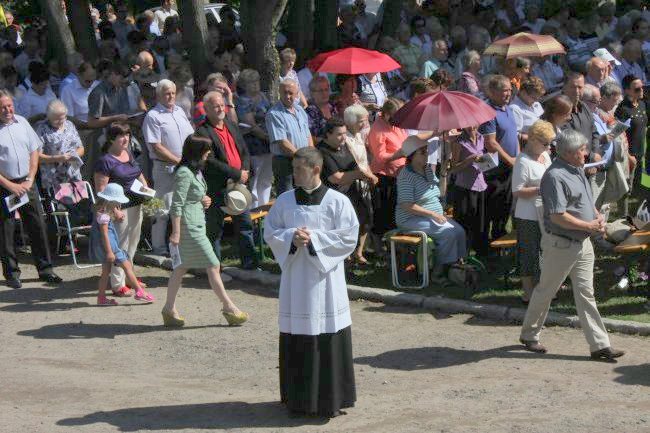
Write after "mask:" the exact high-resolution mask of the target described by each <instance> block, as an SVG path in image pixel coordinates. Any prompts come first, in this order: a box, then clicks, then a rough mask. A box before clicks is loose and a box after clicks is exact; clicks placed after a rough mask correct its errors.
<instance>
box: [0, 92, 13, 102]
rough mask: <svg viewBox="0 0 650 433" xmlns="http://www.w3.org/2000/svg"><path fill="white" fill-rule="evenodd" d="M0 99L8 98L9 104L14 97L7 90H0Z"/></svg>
mask: <svg viewBox="0 0 650 433" xmlns="http://www.w3.org/2000/svg"><path fill="white" fill-rule="evenodd" d="M0 98H9V99H11V102H13V101H14V95H12V94H11V92H10V91H9V90H7V89H0Z"/></svg>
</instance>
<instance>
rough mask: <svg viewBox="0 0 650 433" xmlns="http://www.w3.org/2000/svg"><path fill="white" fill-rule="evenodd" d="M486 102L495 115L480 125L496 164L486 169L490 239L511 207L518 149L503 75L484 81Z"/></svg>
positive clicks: (503, 223)
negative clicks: (514, 167)
mask: <svg viewBox="0 0 650 433" xmlns="http://www.w3.org/2000/svg"><path fill="white" fill-rule="evenodd" d="M487 96H488V98H489V100H488V103H489V104H490V106H492V108H494V110H495V111H496V113H497V115H496V118H494V119H492V120H490V121H488V122H485V123H484V124H482V125H481V126H480V128H479V132H480V133H481V134H483V137H484V139H485V149H486V150H487V151H488V152H497V154H498V155H499V165H498V166H497V167H495V168H493V169H492V170H489V171H486V172H485V180H486V182H487V184H488V189H487V191H486V194H487V195H486V202H487V209H486V218H487V224H488V227H489V225H490V223H491V224H492V230H491V236H490V238H491V239H498V238H500V237H501V236H503V235H504V234H506V223H507V222H508V217H509V216H510V208H511V207H512V191H511V182H512V166H513V165H514V164H515V158H516V157H517V154H518V153H519V133H518V132H517V123H516V122H515V116H514V113H513V112H512V109H511V108H510V106H508V103H509V102H510V97H511V96H512V84H510V80H509V79H508V77H506V76H504V75H493V76H491V77H490V78H489V79H488V83H487Z"/></svg>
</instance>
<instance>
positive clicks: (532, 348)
mask: <svg viewBox="0 0 650 433" xmlns="http://www.w3.org/2000/svg"><path fill="white" fill-rule="evenodd" d="M519 341H520V342H521V344H523V345H524V346H526V350H527V351H529V352H535V353H546V347H544V346H542V345H541V344H540V342H539V341H532V340H522V339H519Z"/></svg>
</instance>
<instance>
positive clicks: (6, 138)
mask: <svg viewBox="0 0 650 433" xmlns="http://www.w3.org/2000/svg"><path fill="white" fill-rule="evenodd" d="M41 147H43V142H42V141H41V139H40V138H39V137H38V135H36V132H35V131H34V129H32V127H31V125H30V124H29V122H28V121H27V119H25V118H24V117H22V116H19V115H17V114H15V115H14V121H13V122H11V123H8V124H4V123H0V174H1V175H3V176H4V177H6V178H7V179H9V180H12V179H18V178H21V177H25V176H27V175H28V174H29V157H30V155H31V153H32V152H34V151H35V150H38V149H40V148H41Z"/></svg>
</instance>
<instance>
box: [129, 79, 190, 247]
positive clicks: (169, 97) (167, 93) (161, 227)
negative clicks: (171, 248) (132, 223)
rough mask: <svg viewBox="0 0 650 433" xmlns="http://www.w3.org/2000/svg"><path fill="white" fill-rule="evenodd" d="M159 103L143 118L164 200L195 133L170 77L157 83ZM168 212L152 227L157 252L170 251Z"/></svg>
mask: <svg viewBox="0 0 650 433" xmlns="http://www.w3.org/2000/svg"><path fill="white" fill-rule="evenodd" d="M156 99H157V101H158V104H156V106H155V107H154V108H152V109H151V110H150V111H149V112H148V113H147V115H146V117H145V118H144V123H143V124H142V133H143V134H144V138H145V141H146V143H147V147H148V149H149V156H150V158H151V160H152V161H153V170H152V177H153V182H154V188H155V189H156V197H158V198H161V199H163V201H165V208H166V209H168V208H169V207H168V202H169V200H165V195H166V194H168V193H170V192H171V191H172V188H173V186H174V168H175V167H176V164H178V162H179V161H180V159H181V154H182V152H183V143H184V142H185V139H186V138H187V136H188V135H191V134H192V133H193V132H194V129H193V128H192V124H191V123H190V121H189V120H188V119H187V116H186V115H185V111H183V109H182V108H181V107H179V106H178V105H176V85H175V84H174V83H173V82H172V81H170V80H161V81H159V82H158V84H157V86H156ZM167 221H168V217H167V215H163V216H159V217H157V218H156V221H155V223H154V224H153V227H152V228H151V244H152V247H153V252H154V254H160V255H165V254H166V253H167V236H166V234H167Z"/></svg>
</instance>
